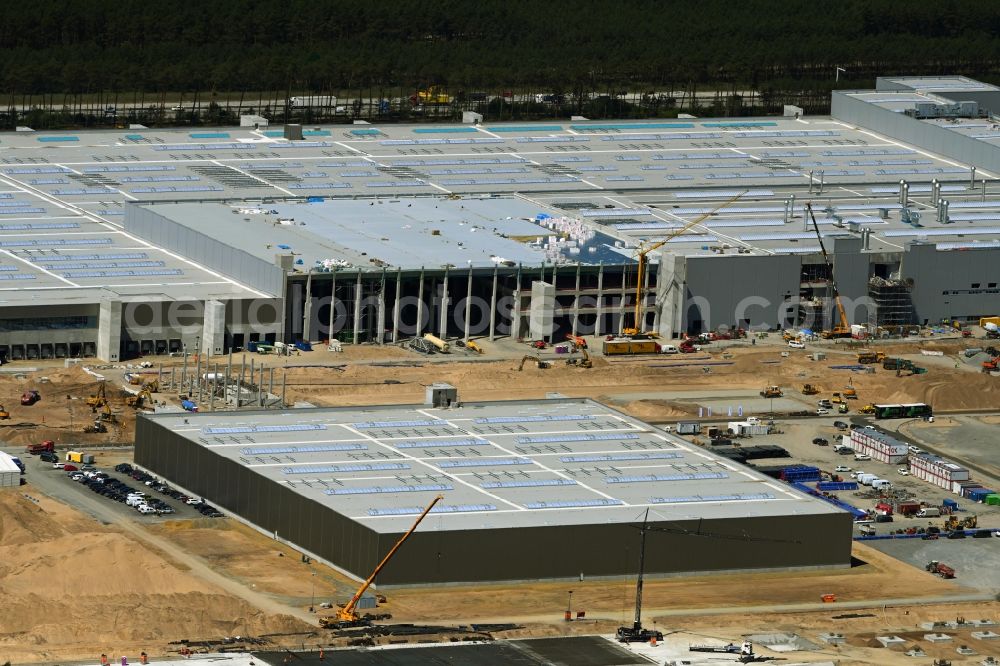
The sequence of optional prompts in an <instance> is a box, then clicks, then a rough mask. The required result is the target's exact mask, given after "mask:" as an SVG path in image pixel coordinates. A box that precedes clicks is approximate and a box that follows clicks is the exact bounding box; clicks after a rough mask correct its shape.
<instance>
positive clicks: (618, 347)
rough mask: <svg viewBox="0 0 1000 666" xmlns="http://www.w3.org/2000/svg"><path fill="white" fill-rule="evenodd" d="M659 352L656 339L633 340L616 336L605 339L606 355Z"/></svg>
mask: <svg viewBox="0 0 1000 666" xmlns="http://www.w3.org/2000/svg"><path fill="white" fill-rule="evenodd" d="M656 353H659V345H657V344H656V341H655V340H631V339H628V338H615V339H613V340H605V341H604V355H605V356H621V355H623V354H656Z"/></svg>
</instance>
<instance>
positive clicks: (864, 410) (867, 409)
mask: <svg viewBox="0 0 1000 666" xmlns="http://www.w3.org/2000/svg"><path fill="white" fill-rule="evenodd" d="M874 413H875V405H871V404H868V405H865V406H864V407H861V408H860V409H858V414H874Z"/></svg>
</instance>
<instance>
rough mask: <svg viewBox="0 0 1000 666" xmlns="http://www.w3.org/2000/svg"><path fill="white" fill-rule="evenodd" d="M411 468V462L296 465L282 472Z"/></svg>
mask: <svg viewBox="0 0 1000 666" xmlns="http://www.w3.org/2000/svg"><path fill="white" fill-rule="evenodd" d="M402 469H410V465H409V463H364V464H351V465H295V466H293V467H282V468H281V473H282V474H342V473H349V472H385V471H391V470H402Z"/></svg>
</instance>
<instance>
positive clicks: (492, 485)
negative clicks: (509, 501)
mask: <svg viewBox="0 0 1000 666" xmlns="http://www.w3.org/2000/svg"><path fill="white" fill-rule="evenodd" d="M575 485H577V482H576V481H574V480H573V479H524V480H521V481H486V482H483V483H480V484H479V487H480V488H484V489H486V490H494V489H498V488H542V487H548V486H575Z"/></svg>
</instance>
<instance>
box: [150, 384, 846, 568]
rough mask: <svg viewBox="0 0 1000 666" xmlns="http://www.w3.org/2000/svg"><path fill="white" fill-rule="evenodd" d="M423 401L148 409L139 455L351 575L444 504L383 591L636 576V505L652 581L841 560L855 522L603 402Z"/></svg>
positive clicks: (398, 560)
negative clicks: (429, 507)
mask: <svg viewBox="0 0 1000 666" xmlns="http://www.w3.org/2000/svg"><path fill="white" fill-rule="evenodd" d="M444 388H445V390H446V389H447V388H448V387H444ZM435 401H436V402H439V403H441V404H444V405H448V406H447V407H434V406H433V403H434V402H435ZM430 402H431V403H432V404H428V405H424V406H420V405H415V406H382V407H355V408H314V409H296V410H292V411H249V412H248V411H241V412H214V413H212V412H201V413H198V414H187V413H181V414H168V413H160V414H147V415H143V416H140V417H139V418H138V419H137V422H136V451H135V461H136V463H137V464H139V465H141V466H143V467H145V468H147V469H148V470H150V471H152V472H154V473H156V474H158V475H160V476H162V477H164V478H166V479H168V480H169V481H170V483H171V485H176V486H178V487H180V488H182V489H183V490H184V491H185V492H187V493H189V494H191V495H194V496H200V497H204V498H205V499H206V500H207V501H208V502H211V503H212V504H213V505H217V506H220V507H222V508H224V509H225V510H227V511H229V512H231V513H232V514H234V515H236V516H238V517H240V518H241V519H242V520H245V521H247V522H248V523H250V524H252V525H253V526H255V527H257V528H258V529H260V530H262V531H263V532H264V533H266V534H268V535H270V536H272V537H274V538H277V539H280V540H283V541H287V542H289V543H290V544H292V545H294V546H295V547H296V548H299V549H301V550H302V551H303V552H305V553H307V554H309V555H311V556H313V557H316V558H320V559H322V560H324V561H326V562H327V563H329V564H331V565H333V566H335V567H337V568H339V569H341V570H342V571H345V572H347V573H348V574H350V575H352V576H354V577H358V578H363V577H365V576H366V575H367V574H368V573H369V572H370V571H371V570H372V569H373V568H374V567H375V565H376V564H377V563H378V562H379V560H380V559H381V558H382V556H383V555H384V554H385V553H386V552H387V551H388V550H389V548H390V547H391V546H392V545H393V544H394V543H395V542H396V540H397V539H398V538H399V536H400V534H402V533H403V532H405V531H406V530H407V529H408V528H409V527H410V525H411V524H412V522H413V519H414V517H415V516H416V515H418V514H420V513H421V511H423V509H424V507H426V506H427V504H428V503H429V502H430V500H431V499H432V498H433V497H434V496H436V495H438V494H440V495H443V496H444V499H443V500H441V501H440V502H438V503H437V505H436V506H435V507H434V509H433V510H432V511H431V513H430V514H429V515H428V516H427V518H426V519H425V520H424V521H423V522H422V523H421V525H420V527H419V529H418V530H417V532H416V533H415V534H414V535H413V536H412V537H411V538H410V539H409V540H408V541H407V543H406V545H405V547H404V549H403V551H402V552H401V553H400V555H399V556H397V557H395V558H394V559H393V560H392V561H391V562H390V563H389V564H388V566H387V567H386V568H385V570H384V571H383V572H382V573H381V574H380V576H379V579H378V583H380V584H382V585H402V584H406V585H413V584H437V583H458V582H480V581H514V580H538V579H574V580H582V579H584V578H595V577H596V578H601V577H608V576H614V577H618V576H623V575H630V574H634V573H635V571H636V567H637V560H638V546H639V536H640V535H639V531H638V529H637V527H638V526H639V525H640V524H641V523H642V521H643V516H644V514H645V513H646V511H647V510H648V511H649V522H650V526H651V527H652V528H654V529H653V531H651V532H650V533H649V534H648V535H647V537H646V557H645V560H646V564H645V566H646V572H647V573H651V574H654V575H655V574H675V573H694V572H709V571H747V570H782V569H789V568H813V567H848V566H850V561H851V531H852V518H851V516H850V514H848V513H846V512H845V511H843V510H841V509H839V508H837V507H835V506H834V505H832V504H829V503H827V502H825V501H823V500H821V499H818V498H816V497H811V496H808V495H805V494H803V493H800V492H799V491H797V490H795V489H794V488H792V487H791V486H788V485H786V484H779V483H775V482H774V481H773V479H771V478H770V477H767V476H765V475H763V474H759V473H757V472H756V471H754V470H752V469H750V468H747V467H744V466H742V465H740V464H738V463H735V462H733V461H730V460H728V459H725V458H722V457H719V456H716V455H714V454H712V453H711V451H708V450H706V449H702V448H700V447H697V446H695V445H693V444H691V443H689V442H686V441H684V440H683V439H681V438H679V437H675V436H673V435H671V434H669V433H666V432H663V431H661V430H659V429H657V428H655V427H653V426H650V425H647V424H645V423H643V422H641V421H639V420H637V419H635V418H633V417H630V416H626V415H625V414H622V413H620V412H617V411H615V410H613V409H610V408H608V407H606V406H604V405H602V404H599V403H597V402H594V401H591V400H582V399H550V400H541V401H515V402H495V403H461V402H460V401H458V400H457V396H455V395H454V394H451V396H450V398H449V399H447V400H440V401H437V400H436V399H435V398H433V397H432V399H431V400H430ZM737 544H738V548H735V547H733V546H734V545H737Z"/></svg>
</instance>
